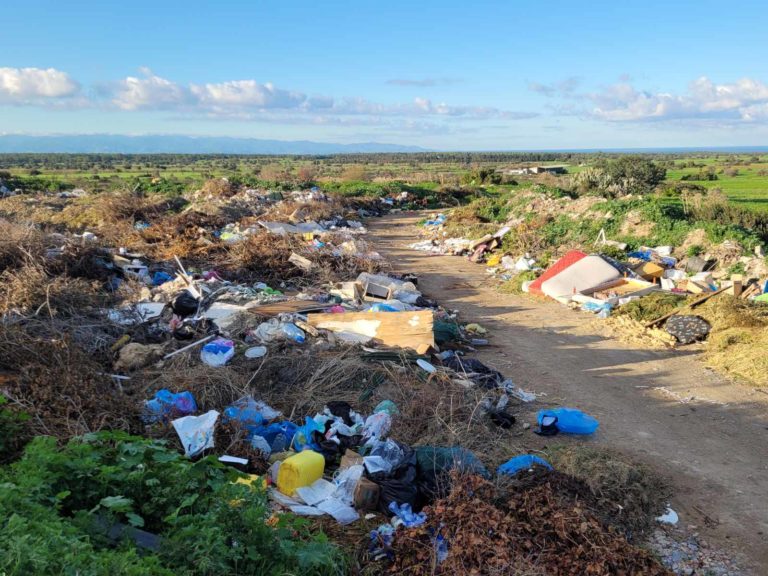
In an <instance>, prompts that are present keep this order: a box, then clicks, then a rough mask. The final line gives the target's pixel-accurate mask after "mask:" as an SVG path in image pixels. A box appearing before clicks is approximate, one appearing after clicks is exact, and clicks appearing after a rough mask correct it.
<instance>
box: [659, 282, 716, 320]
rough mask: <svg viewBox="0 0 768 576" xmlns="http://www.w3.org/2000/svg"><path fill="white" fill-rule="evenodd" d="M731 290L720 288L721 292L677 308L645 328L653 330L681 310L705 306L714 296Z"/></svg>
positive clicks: (711, 293) (712, 293)
mask: <svg viewBox="0 0 768 576" xmlns="http://www.w3.org/2000/svg"><path fill="white" fill-rule="evenodd" d="M729 288H730V286H726V287H724V288H720V289H719V290H715V291H714V292H710V293H709V294H707V295H706V296H702V297H701V298H699V299H698V300H694V301H693V302H691V303H690V304H686V305H685V306H683V307H682V308H677V309H676V310H673V311H672V312H670V313H669V314H664V316H660V317H659V318H656V320H652V321H651V322H648V324H646V325H645V327H646V328H653V327H654V326H656V325H657V324H661V323H662V322H664V320H666V319H667V318H671V317H672V316H675V315H676V314H679V313H680V311H681V310H685V309H686V308H695V307H696V306H698V305H699V304H703V303H704V302H706V301H707V300H709V299H710V298H712V297H713V296H717V295H718V294H722V293H723V292H725V291H726V290H728V289H729Z"/></svg>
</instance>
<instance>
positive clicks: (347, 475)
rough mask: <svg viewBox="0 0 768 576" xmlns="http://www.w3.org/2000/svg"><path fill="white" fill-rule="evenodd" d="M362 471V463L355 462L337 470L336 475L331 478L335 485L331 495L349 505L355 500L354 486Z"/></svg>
mask: <svg viewBox="0 0 768 576" xmlns="http://www.w3.org/2000/svg"><path fill="white" fill-rule="evenodd" d="M364 472H365V467H364V466H363V465H362V464H355V465H353V466H350V467H349V468H345V469H344V470H341V471H339V474H338V476H336V478H334V479H333V483H334V485H335V490H334V492H333V497H334V498H336V499H338V500H341V501H342V502H344V503H345V504H350V505H351V504H352V503H353V502H354V500H355V488H357V483H358V482H360V478H362V477H363V473H364Z"/></svg>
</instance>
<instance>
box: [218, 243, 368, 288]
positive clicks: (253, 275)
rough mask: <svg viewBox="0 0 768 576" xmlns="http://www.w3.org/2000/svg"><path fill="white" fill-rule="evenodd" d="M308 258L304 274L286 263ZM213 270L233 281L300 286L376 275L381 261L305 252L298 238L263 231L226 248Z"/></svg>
mask: <svg viewBox="0 0 768 576" xmlns="http://www.w3.org/2000/svg"><path fill="white" fill-rule="evenodd" d="M293 252H296V253H297V254H299V255H301V256H304V257H306V258H309V259H310V260H311V261H312V263H313V267H312V269H311V270H308V271H305V270H302V269H301V268H298V267H297V266H295V265H294V264H292V263H290V262H289V261H288V258H290V256H291V253H293ZM214 264H215V266H216V269H217V270H219V271H220V272H221V273H222V276H224V277H225V278H226V279H228V280H232V281H235V282H248V283H252V282H259V281H261V282H267V283H271V282H280V281H286V282H291V283H293V284H296V285H300V286H310V285H319V284H323V283H326V282H331V281H338V280H347V279H349V278H354V277H356V276H357V275H358V274H360V272H378V271H379V270H381V268H382V265H383V263H382V261H380V260H373V259H371V258H367V257H365V256H363V255H345V254H341V255H339V256H335V255H333V254H332V253H331V251H330V250H328V249H324V250H317V251H314V250H309V249H308V248H307V245H306V242H304V241H303V240H302V239H301V237H299V236H287V235H286V236H279V235H275V234H270V233H269V232H267V231H264V232H258V233H256V234H251V235H249V236H247V237H246V238H245V239H243V240H242V241H240V242H235V243H234V244H230V245H227V247H226V252H225V253H224V254H222V255H221V256H220V259H219V260H217V261H215V262H214Z"/></svg>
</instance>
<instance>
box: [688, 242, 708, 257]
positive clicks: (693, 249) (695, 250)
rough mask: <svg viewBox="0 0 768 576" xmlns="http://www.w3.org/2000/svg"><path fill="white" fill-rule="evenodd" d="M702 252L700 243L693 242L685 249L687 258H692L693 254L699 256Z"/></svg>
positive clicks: (702, 248)
mask: <svg viewBox="0 0 768 576" xmlns="http://www.w3.org/2000/svg"><path fill="white" fill-rule="evenodd" d="M703 253H704V247H703V246H701V245H700V244H694V245H692V246H688V250H686V252H685V255H686V256H688V257H689V258H692V257H694V256H701V255H702V254H703Z"/></svg>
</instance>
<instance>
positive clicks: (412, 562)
mask: <svg viewBox="0 0 768 576" xmlns="http://www.w3.org/2000/svg"><path fill="white" fill-rule="evenodd" d="M518 476H519V475H518ZM452 480H453V482H452V489H451V491H450V494H449V495H448V496H447V497H446V498H443V499H440V500H438V501H436V502H435V503H434V504H432V505H431V506H428V507H426V508H425V512H426V514H427V521H426V523H425V524H423V525H421V526H419V527H417V528H406V529H401V530H400V531H398V533H397V535H396V537H395V540H394V544H393V551H394V554H395V561H394V565H393V566H392V567H391V571H392V572H399V573H401V574H408V575H414V576H427V575H433V574H459V575H465V574H467V575H468V574H478V575H480V574H488V575H501V574H520V575H523V574H525V575H535V574H536V575H539V574H540V575H548V574H564V575H565V574H569V575H574V576H576V575H582V574H590V575H596V576H598V575H605V576H609V575H610V576H613V575H615V574H643V575H659V576H661V575H665V576H666V575H668V574H670V572H668V571H667V570H666V569H665V568H664V567H663V566H661V565H660V564H659V562H658V561H657V560H656V559H655V558H654V557H653V556H652V555H651V554H650V553H649V552H647V551H645V550H642V549H640V548H637V547H635V546H632V545H631V544H629V543H628V542H627V541H626V540H625V539H624V538H623V537H622V536H621V535H619V534H617V533H615V532H614V531H613V530H611V529H610V528H609V527H606V526H605V525H604V524H603V523H602V522H600V520H599V519H598V518H597V517H596V516H595V514H594V513H593V512H591V511H590V510H589V508H588V501H585V500H584V499H582V497H581V495H580V494H579V493H578V492H574V491H573V490H571V489H569V488H568V487H569V484H570V482H569V481H567V480H566V481H563V478H562V476H561V475H559V474H558V473H556V472H541V471H539V472H535V473H534V475H533V479H532V480H529V481H526V480H525V479H523V481H512V482H502V483H499V484H497V485H494V484H492V483H491V482H488V481H487V480H484V479H482V478H480V477H478V476H463V477H459V476H457V475H456V474H455V473H454V474H453V477H452ZM438 537H441V538H442V539H443V541H444V542H445V543H446V545H447V552H448V553H447V557H446V558H445V559H444V560H443V561H442V562H441V563H439V562H438V559H437V546H436V545H435V540H436V539H437V538H438Z"/></svg>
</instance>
